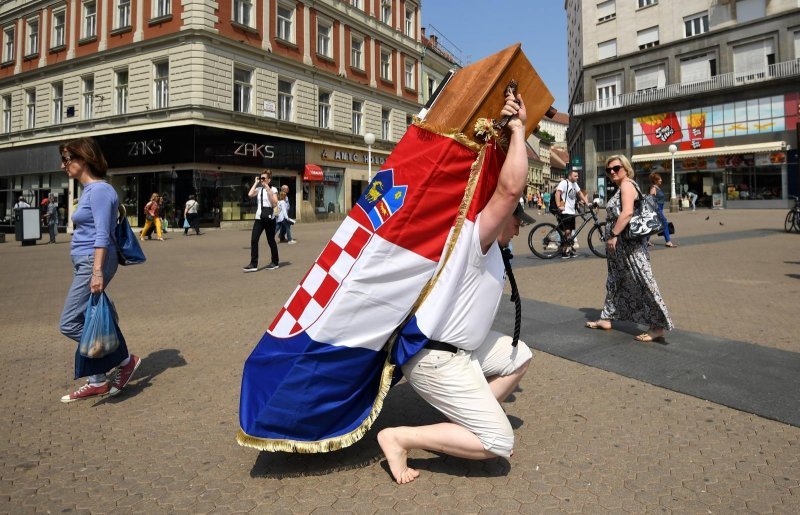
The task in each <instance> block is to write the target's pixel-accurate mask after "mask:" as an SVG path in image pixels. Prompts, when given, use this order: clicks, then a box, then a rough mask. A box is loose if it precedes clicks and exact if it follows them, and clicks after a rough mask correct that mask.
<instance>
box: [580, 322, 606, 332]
mask: <svg viewBox="0 0 800 515" xmlns="http://www.w3.org/2000/svg"><path fill="white" fill-rule="evenodd" d="M586 327H588V328H589V329H602V330H603V331H610V330H611V324H609V325H608V327H603V326H602V325H600V324H599V321H598V322H586Z"/></svg>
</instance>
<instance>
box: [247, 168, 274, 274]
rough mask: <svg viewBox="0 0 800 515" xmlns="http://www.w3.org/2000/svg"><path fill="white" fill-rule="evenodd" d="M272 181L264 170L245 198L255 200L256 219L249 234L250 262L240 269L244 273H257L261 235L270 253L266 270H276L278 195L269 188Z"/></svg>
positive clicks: (269, 172)
mask: <svg viewBox="0 0 800 515" xmlns="http://www.w3.org/2000/svg"><path fill="white" fill-rule="evenodd" d="M271 180H272V172H271V171H269V170H264V171H263V172H261V174H260V175H259V176H257V177H256V181H255V182H254V183H253V186H251V187H250V191H249V192H248V193H247V196H248V197H250V198H255V199H256V201H257V202H256V206H257V207H256V218H255V220H253V230H252V232H251V233H250V262H249V263H248V264H247V265H245V266H244V267H242V270H243V271H245V272H256V271H258V242H259V240H260V239H261V233H262V232H263V233H264V234H266V235H267V245H269V250H270V253H271V258H272V259H271V261H270V264H269V265H267V266H266V269H267V270H275V269H276V268H278V267H279V266H280V265H279V261H278V244H277V243H275V214H274V213H275V207H276V206H277V205H278V195H277V194H276V191H277V190H275V189H274V188H272V187H270V184H269V183H270V181H271Z"/></svg>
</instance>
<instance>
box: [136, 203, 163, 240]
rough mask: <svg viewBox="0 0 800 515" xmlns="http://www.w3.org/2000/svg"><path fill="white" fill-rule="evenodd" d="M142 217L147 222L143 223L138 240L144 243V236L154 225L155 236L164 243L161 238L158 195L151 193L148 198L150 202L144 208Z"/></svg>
mask: <svg viewBox="0 0 800 515" xmlns="http://www.w3.org/2000/svg"><path fill="white" fill-rule="evenodd" d="M144 217H145V219H146V220H147V221H146V222H145V223H144V228H143V229H142V232H140V233H139V239H140V240H142V241H144V235H145V234H147V231H149V230H150V227H151V226H152V225H153V224H155V226H156V235H158V240H159V241H164V238H162V237H161V205H160V204H159V203H158V193H153V194H152V195H151V196H150V202H148V203H147V204H145V206H144Z"/></svg>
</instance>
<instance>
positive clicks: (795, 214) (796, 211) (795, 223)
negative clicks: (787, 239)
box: [783, 195, 800, 232]
mask: <svg viewBox="0 0 800 515" xmlns="http://www.w3.org/2000/svg"><path fill="white" fill-rule="evenodd" d="M789 198H793V199H794V207H793V208H792V209H790V210H789V212H788V213H786V221H785V222H784V223H783V230H784V231H786V232H792V229H794V230H795V231H797V232H800V197H795V196H794V195H789Z"/></svg>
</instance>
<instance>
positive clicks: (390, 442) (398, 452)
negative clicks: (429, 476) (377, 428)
mask: <svg viewBox="0 0 800 515" xmlns="http://www.w3.org/2000/svg"><path fill="white" fill-rule="evenodd" d="M378 445H380V446H381V450H382V451H383V454H385V455H386V461H388V462H389V470H391V471H392V475H393V476H394V479H395V481H397V483H398V484H401V485H403V484H405V483H410V482H412V481H414V480H415V479H417V476H419V471H418V470H415V469H412V468H410V467H409V466H408V462H407V459H408V451H407V450H406V449H404V448H403V446H402V445H400V443H399V442H398V439H397V428H394V427H390V428H388V429H384V430H383V431H381V432H379V433H378Z"/></svg>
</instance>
